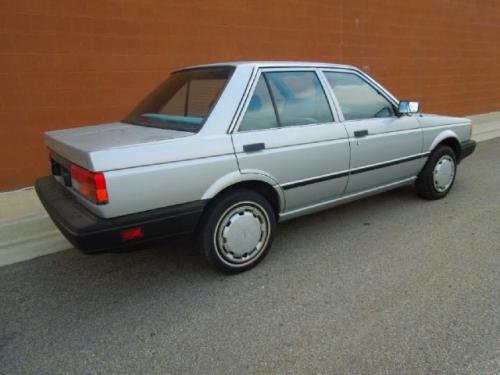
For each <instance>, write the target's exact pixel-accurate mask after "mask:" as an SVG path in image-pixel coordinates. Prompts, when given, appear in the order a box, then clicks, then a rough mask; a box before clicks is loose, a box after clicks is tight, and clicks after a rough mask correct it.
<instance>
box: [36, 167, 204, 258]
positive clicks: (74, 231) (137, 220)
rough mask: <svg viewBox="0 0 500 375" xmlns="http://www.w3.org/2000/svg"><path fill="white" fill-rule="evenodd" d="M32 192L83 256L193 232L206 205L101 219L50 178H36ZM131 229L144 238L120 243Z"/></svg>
mask: <svg viewBox="0 0 500 375" xmlns="http://www.w3.org/2000/svg"><path fill="white" fill-rule="evenodd" d="M35 190H36V192H37V194H38V197H39V198H40V200H41V202H42V204H43V206H44V207H45V209H46V210H47V212H48V214H49V216H50V218H51V219H52V221H54V223H55V224H56V226H57V227H58V228H59V230H60V231H61V232H62V234H63V235H64V236H65V237H66V238H67V239H68V240H69V241H70V242H71V243H72V244H73V245H74V246H75V247H76V248H78V249H80V250H82V251H83V252H86V253H92V252H98V251H103V250H111V249H117V248H122V247H126V246H136V245H139V244H142V243H144V242H149V241H152V240H159V239H162V238H167V237H171V236H174V235H179V234H185V233H190V232H193V231H194V230H195V228H196V226H197V224H198V221H199V219H200V217H201V214H202V212H203V209H204V208H205V205H206V201H201V200H200V201H195V202H190V203H184V204H179V205H175V206H169V207H165V208H158V209H154V210H150V211H145V212H140V213H135V214H130V215H124V216H119V217H115V218H110V219H103V218H101V217H99V216H97V215H95V214H94V213H92V212H90V211H89V210H88V209H87V208H86V207H84V206H83V205H82V204H81V203H79V202H78V200H77V199H76V198H75V197H74V196H73V195H72V194H71V193H70V192H69V191H68V190H67V189H66V188H65V187H64V186H62V185H61V184H60V183H59V182H57V181H56V179H55V178H54V177H53V176H48V177H42V178H39V179H38V180H37V181H36V182H35ZM134 227H141V228H142V229H143V233H144V237H143V238H141V239H138V240H132V241H126V242H124V241H123V240H122V238H121V235H120V232H121V231H122V230H124V229H128V228H134Z"/></svg>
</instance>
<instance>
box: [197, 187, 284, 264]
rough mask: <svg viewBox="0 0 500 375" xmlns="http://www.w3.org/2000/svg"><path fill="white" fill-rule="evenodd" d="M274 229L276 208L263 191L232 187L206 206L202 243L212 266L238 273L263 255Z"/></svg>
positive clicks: (200, 244) (203, 250) (200, 243)
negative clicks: (263, 194) (232, 188)
mask: <svg viewBox="0 0 500 375" xmlns="http://www.w3.org/2000/svg"><path fill="white" fill-rule="evenodd" d="M275 230H276V217H275V213H274V210H273V208H272V207H271V205H270V204H269V202H268V201H267V200H266V199H265V198H264V197H263V196H262V195H260V194H258V193H256V192H254V191H252V190H247V189H238V190H232V191H229V192H227V193H225V194H224V195H222V196H221V197H219V198H217V200H215V201H214V202H213V203H211V204H210V205H209V206H208V207H207V210H206V211H205V213H204V215H203V217H202V219H201V222H200V227H199V230H198V241H199V247H200V250H202V252H203V254H204V255H205V258H206V259H207V261H208V262H209V263H210V264H211V265H212V266H213V267H215V268H216V269H218V270H219V271H222V272H224V273H229V274H236V273H240V272H243V271H246V270H249V269H251V268H253V267H255V266H256V265H257V264H258V263H259V262H260V261H262V259H264V257H265V256H266V255H267V253H268V252H269V249H270V248H271V245H272V242H273V237H274V232H275Z"/></svg>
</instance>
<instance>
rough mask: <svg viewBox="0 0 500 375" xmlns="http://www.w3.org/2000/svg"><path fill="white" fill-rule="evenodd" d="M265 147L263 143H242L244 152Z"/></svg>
mask: <svg viewBox="0 0 500 375" xmlns="http://www.w3.org/2000/svg"><path fill="white" fill-rule="evenodd" d="M265 148H266V144H265V143H251V144H249V145H243V151H245V152H256V151H260V150H263V149H265Z"/></svg>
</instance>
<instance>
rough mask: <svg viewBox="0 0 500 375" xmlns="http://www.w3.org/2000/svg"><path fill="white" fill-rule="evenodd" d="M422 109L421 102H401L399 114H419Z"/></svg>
mask: <svg viewBox="0 0 500 375" xmlns="http://www.w3.org/2000/svg"><path fill="white" fill-rule="evenodd" d="M419 109H420V103H419V102H410V101H406V100H405V101H400V102H399V106H398V112H399V114H400V115H408V116H409V115H412V114H414V113H417V112H418V111H419Z"/></svg>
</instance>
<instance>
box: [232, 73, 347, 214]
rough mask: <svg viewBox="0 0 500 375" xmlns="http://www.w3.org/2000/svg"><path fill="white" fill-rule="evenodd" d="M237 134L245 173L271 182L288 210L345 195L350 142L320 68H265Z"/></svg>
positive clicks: (240, 159) (238, 155)
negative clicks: (279, 192)
mask: <svg viewBox="0 0 500 375" xmlns="http://www.w3.org/2000/svg"><path fill="white" fill-rule="evenodd" d="M248 98H249V100H248V101H247V103H246V104H245V106H244V107H243V111H242V113H241V115H240V118H239V120H238V122H237V125H236V129H235V131H234V132H233V134H232V139H233V144H234V148H235V152H236V155H237V158H238V163H239V167H240V170H241V172H242V173H262V174H266V175H268V176H270V177H272V178H273V179H274V180H275V181H276V182H277V184H279V185H280V186H281V188H282V189H283V191H284V194H285V199H286V211H291V210H295V209H299V208H301V207H304V206H309V205H312V204H315V203H319V202H323V201H326V200H329V199H332V198H335V197H338V196H340V195H342V194H343V193H344V190H345V188H346V186H347V173H348V168H349V143H348V139H347V132H346V130H345V128H344V126H343V125H342V124H341V123H339V122H338V121H336V116H335V114H334V113H333V112H332V107H331V103H330V102H329V100H331V99H330V98H328V97H327V95H326V94H325V88H324V86H323V84H322V83H321V81H320V79H319V77H318V74H317V71H316V69H297V70H289V69H264V70H261V71H259V73H258V74H257V76H256V78H255V80H254V83H253V88H252V90H251V94H250V95H249V96H248Z"/></svg>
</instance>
